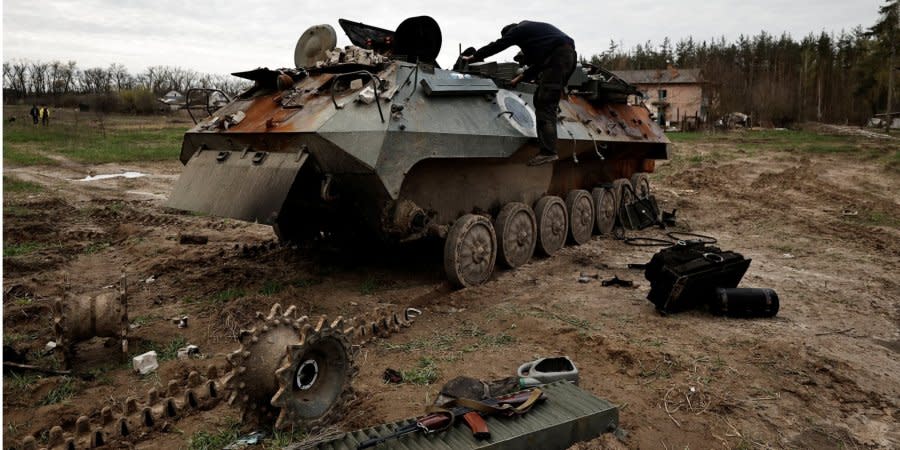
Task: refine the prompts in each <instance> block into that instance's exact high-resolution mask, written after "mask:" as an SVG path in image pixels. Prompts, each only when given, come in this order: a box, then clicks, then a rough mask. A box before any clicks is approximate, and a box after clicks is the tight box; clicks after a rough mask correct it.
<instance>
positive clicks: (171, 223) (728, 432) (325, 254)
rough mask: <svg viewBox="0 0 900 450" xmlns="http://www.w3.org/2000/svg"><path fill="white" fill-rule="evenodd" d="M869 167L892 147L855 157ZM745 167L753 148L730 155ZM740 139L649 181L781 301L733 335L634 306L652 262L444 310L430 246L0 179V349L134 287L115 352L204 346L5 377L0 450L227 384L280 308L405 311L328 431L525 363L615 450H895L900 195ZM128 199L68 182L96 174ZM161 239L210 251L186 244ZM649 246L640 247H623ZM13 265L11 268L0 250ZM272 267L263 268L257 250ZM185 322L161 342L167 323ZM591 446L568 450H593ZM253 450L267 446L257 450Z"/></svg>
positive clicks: (128, 189)
mask: <svg viewBox="0 0 900 450" xmlns="http://www.w3.org/2000/svg"><path fill="white" fill-rule="evenodd" d="M856 144H857V145H859V146H862V147H865V148H866V149H868V151H869V154H872V153H873V152H874V153H875V154H877V153H879V152H882V151H883V152H885V154H890V152H892V151H894V152H896V150H897V148H898V144H897V139H894V140H876V139H871V140H870V139H869V138H866V137H859V138H858V142H857V143H856ZM748 148H750V149H751V150H748ZM752 148H753V138H752V136H749V137H747V136H743V137H742V138H741V141H740V145H738V144H736V143H734V142H732V141H730V140H728V139H725V140H723V139H716V140H709V141H706V140H702V139H701V140H698V141H696V142H694V141H692V142H690V143H683V144H676V145H673V147H672V154H673V155H675V157H674V159H673V160H672V161H668V162H665V163H663V164H660V165H659V166H658V170H657V173H655V174H654V175H652V177H651V181H652V184H653V186H654V189H655V193H656V195H657V196H658V198H659V200H660V202H661V204H662V207H663V208H664V209H666V210H671V209H673V208H677V210H678V212H677V217H678V224H679V225H678V229H679V230H689V231H693V232H699V233H704V234H711V235H714V236H716V237H718V238H719V242H720V245H721V246H722V247H723V248H726V249H732V250H735V251H739V252H741V253H743V254H744V255H746V256H747V257H750V258H752V259H753V263H752V264H751V266H750V269H749V271H748V273H747V275H746V276H745V277H744V280H743V283H742V285H743V286H749V287H769V288H773V289H775V290H776V291H777V292H778V294H779V296H780V298H781V311H780V313H779V314H778V316H777V318H774V319H768V320H736V319H727V318H720V317H715V316H712V315H709V314H708V313H706V312H702V311H696V312H687V313H683V314H678V315H674V316H668V317H663V316H660V315H658V314H657V313H656V312H655V311H654V309H653V306H652V305H651V304H650V303H649V302H648V301H647V300H645V297H646V294H647V291H648V289H649V286H648V283H647V282H646V280H644V279H643V274H642V272H641V271H638V270H630V269H627V268H626V265H627V264H628V263H642V262H646V261H647V260H648V259H649V258H650V256H651V255H652V253H653V252H654V251H655V249H654V248H646V247H633V246H628V245H625V244H624V243H622V242H621V241H615V240H611V239H605V238H599V237H596V238H595V239H594V240H593V241H592V242H590V243H589V244H586V245H582V246H579V247H567V248H565V249H563V250H562V251H561V252H559V253H558V254H557V255H555V256H554V257H552V258H547V259H541V258H538V259H535V260H533V261H532V262H531V263H529V264H528V265H526V266H525V267H522V268H520V269H519V270H516V271H498V272H496V273H495V275H494V277H493V279H492V280H491V281H489V282H488V283H486V284H484V285H483V286H479V287H476V288H470V289H465V290H461V291H452V290H451V289H450V288H449V286H448V285H447V283H446V282H445V281H444V276H443V273H442V266H441V255H440V246H439V245H434V246H427V245H426V246H415V247H411V248H408V249H405V250H403V251H400V252H397V253H394V254H391V255H389V256H385V255H378V254H373V253H371V252H361V251H357V250H355V249H347V248H332V247H326V246H318V247H315V248H303V249H292V248H287V247H279V246H275V245H274V242H275V241H274V239H275V237H274V235H273V233H272V231H271V230H270V228H268V227H266V226H262V225H255V224H249V223H243V222H238V221H233V220H227V219H219V218H213V217H205V216H198V215H192V214H186V213H180V212H177V211H172V210H168V209H166V208H164V207H163V203H164V199H165V198H166V197H167V195H168V193H169V192H170V190H171V187H172V185H173V182H174V181H175V179H176V178H177V176H178V174H179V172H180V165H179V164H178V163H177V162H176V161H173V162H166V163H137V164H108V165H99V166H90V167H88V166H84V165H80V164H76V163H72V162H65V161H63V164H61V165H59V166H55V167H42V166H31V167H21V168H12V167H7V168H6V169H5V171H4V175H6V176H14V177H16V178H18V179H20V180H23V181H28V182H32V183H36V184H38V185H40V186H41V189H40V190H26V191H23V192H12V193H7V195H5V196H4V199H3V200H4V214H3V216H4V217H3V218H4V221H3V234H4V241H5V244H4V258H3V262H4V273H3V289H4V294H5V295H4V300H3V324H4V345H5V346H7V345H9V346H11V347H12V348H15V349H16V350H18V351H20V352H21V353H22V354H24V355H25V356H26V357H27V361H28V362H29V363H34V364H40V365H43V366H49V365H52V364H53V362H54V361H55V359H54V358H53V357H52V356H48V355H46V354H44V353H43V349H44V345H45V344H46V343H47V341H48V340H51V339H52V332H51V328H50V316H49V312H48V308H49V305H50V304H51V302H52V301H53V299H55V298H57V297H59V296H61V295H62V294H63V293H64V290H65V285H66V280H68V283H69V284H70V285H71V291H72V293H75V294H81V293H91V292H101V291H103V290H104V289H109V286H110V285H112V284H113V283H115V281H116V280H117V279H118V278H119V276H120V275H121V274H123V273H124V274H125V275H126V276H127V279H128V280H129V283H130V292H131V295H130V298H129V316H130V320H131V322H132V324H133V325H134V328H133V329H132V330H131V331H130V336H131V338H130V341H131V342H130V347H131V349H132V352H134V353H136V352H137V351H140V350H145V349H149V348H154V349H157V351H158V352H161V353H165V352H167V351H168V353H169V354H171V349H172V348H173V347H177V346H179V345H183V344H185V343H191V344H196V345H198V346H199V347H200V348H201V350H202V351H203V353H204V354H205V355H206V356H207V358H206V359H202V360H191V361H187V362H185V361H179V360H177V359H169V360H167V361H164V362H163V363H162V367H161V369H160V371H159V372H158V373H157V374H155V375H150V376H146V377H143V378H141V377H139V376H137V375H134V374H132V373H131V371H130V368H129V364H128V363H127V362H122V361H119V360H118V359H117V358H116V349H115V348H104V347H103V345H101V344H100V343H88V344H86V345H83V346H82V348H79V350H80V351H79V353H78V357H77V358H76V360H75V361H74V364H73V368H74V369H75V370H76V371H79V372H91V374H92V375H94V376H93V379H92V380H84V379H80V378H77V377H72V378H67V377H59V376H36V375H34V374H11V373H7V374H6V376H5V377H4V383H3V392H4V401H3V426H4V427H3V430H4V433H3V443H4V447H7V448H8V447H11V446H13V445H14V444H15V443H16V442H17V440H18V439H21V438H22V437H24V436H26V435H29V434H33V435H35V436H37V437H38V438H43V439H46V432H45V430H47V429H48V428H50V427H51V426H53V425H56V424H62V425H64V426H66V427H71V426H72V424H73V423H74V421H75V419H76V418H77V416H78V415H80V414H93V415H96V414H98V412H99V410H100V408H101V407H103V406H105V405H107V404H111V402H118V403H121V402H122V400H123V399H124V398H125V397H127V396H142V395H144V394H143V393H144V392H146V390H147V389H148V388H150V387H153V386H157V387H163V386H165V385H166V383H167V381H168V380H169V379H178V380H183V379H184V377H185V375H186V373H187V371H188V370H189V369H191V368H200V369H203V368H206V367H207V366H209V365H217V366H219V367H224V366H225V362H224V358H223V356H224V354H226V353H227V352H230V351H233V350H234V349H236V348H237V347H238V344H237V343H236V340H235V337H236V335H237V332H238V330H239V329H241V328H243V327H248V326H252V325H253V313H254V311H266V310H268V309H269V307H270V306H271V305H272V304H273V303H276V302H278V303H281V304H283V305H289V304H293V305H296V306H297V307H298V308H299V310H300V311H301V312H302V313H304V314H308V315H310V316H313V315H319V314H327V315H329V316H332V317H333V316H337V315H343V316H344V317H350V316H354V315H359V314H366V313H367V312H369V311H372V310H373V309H374V308H375V307H377V306H385V305H394V306H396V307H398V308H399V307H406V306H414V307H416V308H420V309H422V310H423V311H424V314H423V315H422V316H421V317H420V318H419V320H418V321H417V322H416V323H415V324H414V325H413V326H412V327H410V328H408V329H406V330H405V331H403V332H402V333H399V334H396V335H394V336H391V337H390V338H388V339H384V340H380V341H377V342H373V343H370V344H368V345H367V346H366V347H364V348H363V351H362V353H361V354H360V357H359V358H358V360H359V361H358V362H359V366H360V374H359V376H358V378H357V381H356V384H355V385H356V387H357V389H358V390H359V391H360V392H361V393H362V394H363V395H361V398H362V401H361V402H360V404H359V405H357V406H356V407H355V408H354V410H353V411H352V412H351V414H350V415H349V417H348V418H347V419H346V420H345V422H344V423H342V424H340V426H343V427H346V428H352V427H363V426H370V425H375V424H377V423H380V422H383V421H392V420H397V419H400V418H404V417H407V416H412V415H416V414H419V413H421V412H422V411H423V409H424V407H425V406H426V405H427V404H429V403H430V401H431V400H433V399H434V398H435V396H436V394H437V391H438V388H439V386H440V385H441V384H442V383H443V382H445V381H447V380H449V379H451V378H453V377H455V376H457V375H468V376H473V377H478V378H483V379H492V378H502V377H506V376H510V375H513V374H514V372H515V369H516V367H518V365H519V364H521V363H522V362H525V361H529V360H532V359H534V358H536V357H540V356H551V355H559V354H562V355H568V356H570V357H571V358H572V359H573V360H574V361H575V363H576V364H577V365H578V367H579V369H580V371H581V386H582V387H583V388H585V389H587V390H588V391H590V392H592V393H594V394H595V395H597V396H600V397H603V398H606V399H608V400H609V401H611V402H613V403H615V404H617V405H619V406H620V408H621V426H622V427H623V428H624V430H625V431H626V433H627V436H626V437H625V439H624V445H625V446H626V447H627V448H634V449H637V448H640V449H657V448H660V449H685V448H691V449H702V448H741V449H744V448H747V449H749V448H809V449H846V448H885V449H887V448H898V447H900V427H898V423H900V410H898V406H900V405H898V399H900V358H898V352H900V277H898V274H900V213H898V211H900V209H898V207H900V173H898V171H897V170H896V168H895V167H894V166H890V165H888V166H885V164H883V159H878V158H869V157H861V156H858V155H856V154H854V153H847V152H839V153H822V154H810V153H805V152H798V151H795V150H793V149H791V148H783V149H769V150H766V151H753V150H752ZM123 170H130V171H138V172H141V173H144V174H146V176H144V177H141V178H132V179H125V178H112V179H107V180H99V181H74V180H76V179H80V178H83V177H84V176H86V175H87V174H88V173H89V172H90V171H93V172H95V173H97V174H106V173H117V172H120V171H123ZM179 233H194V234H203V235H206V236H209V243H208V244H207V245H194V246H188V245H180V244H179V243H178V240H177V236H178V234H179ZM640 234H641V235H644V236H661V234H662V233H661V232H660V231H658V230H649V231H646V232H642V233H640ZM13 244H16V245H18V246H17V247H11V245H13ZM270 246H271V248H270ZM582 272H584V273H588V274H598V275H599V278H600V279H605V278H610V277H612V276H613V275H618V276H619V277H621V278H627V279H630V280H634V281H636V282H637V284H638V287H636V288H634V289H628V288H613V287H601V285H600V283H599V282H598V281H593V282H590V283H579V282H577V278H578V277H579V274H580V273H582ZM182 314H185V315H188V316H189V317H190V321H189V325H190V326H189V327H188V328H186V329H179V328H177V326H176V325H175V324H173V323H172V322H171V321H170V318H172V317H175V316H179V315H182ZM423 365H424V366H428V367H429V368H431V369H434V370H435V372H436V378H434V380H433V383H431V384H400V385H387V384H384V383H383V382H382V381H381V377H382V372H383V371H384V369H385V368H388V367H390V368H395V369H398V370H406V371H412V370H415V369H416V368H417V367H422V366H423ZM236 417H237V411H235V410H234V409H230V408H229V407H224V406H223V407H219V408H217V409H215V410H214V411H211V412H207V413H204V414H200V415H196V416H191V417H188V418H186V419H184V420H182V421H179V422H178V423H176V424H175V426H174V427H173V429H171V430H170V432H167V433H156V434H153V435H151V436H148V438H147V439H145V440H143V441H141V442H140V443H139V444H138V448H183V447H187V446H188V445H189V442H190V440H191V438H192V437H194V436H197V433H198V432H200V431H203V430H205V431H208V432H215V431H216V430H217V429H222V428H227V427H229V426H231V425H229V424H233V421H234V419H235V418H236ZM612 444H614V443H611V440H610V439H609V438H605V439H598V440H595V441H593V442H590V443H586V444H579V446H578V448H581V449H586V448H608V447H609V446H610V445H612ZM269 445H270V446H271V445H274V444H273V443H272V442H270V443H269Z"/></svg>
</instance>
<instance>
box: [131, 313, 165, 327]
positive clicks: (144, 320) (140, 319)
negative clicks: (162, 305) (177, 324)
mask: <svg viewBox="0 0 900 450" xmlns="http://www.w3.org/2000/svg"><path fill="white" fill-rule="evenodd" d="M158 319H159V317H156V316H137V317H135V318H134V319H132V320H131V324H132V325H135V326H139V327H142V326H144V325H149V324H151V323H153V322H156V321H157V320H158Z"/></svg>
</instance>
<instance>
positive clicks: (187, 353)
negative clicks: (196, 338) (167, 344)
mask: <svg viewBox="0 0 900 450" xmlns="http://www.w3.org/2000/svg"><path fill="white" fill-rule="evenodd" d="M175 354H176V356H177V357H178V359H190V358H191V357H192V356H200V347H197V346H196V345H188V346H187V347H182V348H179V349H178V351H177V352H176V353H175Z"/></svg>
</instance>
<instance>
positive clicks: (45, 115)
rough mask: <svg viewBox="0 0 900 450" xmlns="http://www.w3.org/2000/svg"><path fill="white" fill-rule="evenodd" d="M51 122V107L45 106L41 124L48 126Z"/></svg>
mask: <svg viewBox="0 0 900 450" xmlns="http://www.w3.org/2000/svg"><path fill="white" fill-rule="evenodd" d="M49 123H50V107H49V106H44V107H43V108H41V125H43V126H45V127H46V126H47V125H48V124H49Z"/></svg>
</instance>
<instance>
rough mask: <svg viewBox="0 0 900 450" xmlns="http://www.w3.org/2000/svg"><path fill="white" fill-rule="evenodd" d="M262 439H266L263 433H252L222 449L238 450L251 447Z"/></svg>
mask: <svg viewBox="0 0 900 450" xmlns="http://www.w3.org/2000/svg"><path fill="white" fill-rule="evenodd" d="M264 437H266V434H265V433H263V432H261V431H254V432H252V433H250V434H248V435H246V436H242V437H240V438H238V440H236V441H234V442H233V443H231V444H229V445H227V446H226V447H224V448H223V450H239V449H242V448H244V447H249V446H251V445H257V444H259V443H260V442H261V441H262V440H263V438H264Z"/></svg>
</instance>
